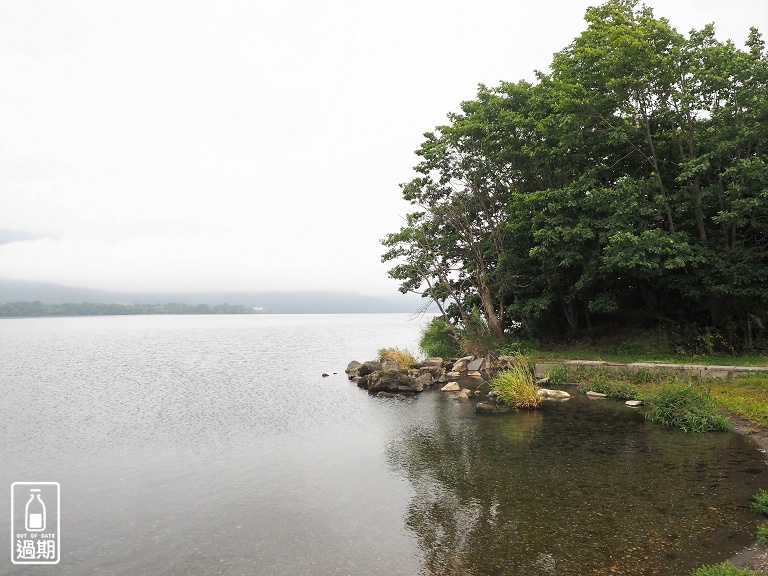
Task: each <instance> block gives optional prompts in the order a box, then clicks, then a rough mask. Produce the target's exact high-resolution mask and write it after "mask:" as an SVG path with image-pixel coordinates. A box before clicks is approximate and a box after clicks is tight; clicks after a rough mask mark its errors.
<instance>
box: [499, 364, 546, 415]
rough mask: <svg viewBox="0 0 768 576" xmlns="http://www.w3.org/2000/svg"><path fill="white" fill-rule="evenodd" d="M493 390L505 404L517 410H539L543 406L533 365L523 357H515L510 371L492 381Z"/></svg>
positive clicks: (502, 373)
mask: <svg viewBox="0 0 768 576" xmlns="http://www.w3.org/2000/svg"><path fill="white" fill-rule="evenodd" d="M491 388H492V389H493V390H495V391H496V392H497V393H498V395H499V398H500V399H501V400H502V401H503V402H504V403H505V404H508V405H509V406H514V407H515V408H538V407H539V405H540V404H541V398H540V397H539V394H538V386H536V379H535V378H534V375H533V369H532V366H531V363H530V361H529V359H528V358H526V357H525V356H522V355H516V356H514V357H513V361H512V362H511V363H510V364H509V367H508V369H507V370H504V371H503V372H499V373H498V374H497V375H496V376H495V377H494V378H493V380H491Z"/></svg>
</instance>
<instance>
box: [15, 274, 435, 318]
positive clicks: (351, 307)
mask: <svg viewBox="0 0 768 576" xmlns="http://www.w3.org/2000/svg"><path fill="white" fill-rule="evenodd" d="M36 300H39V301H40V302H44V303H47V304H69V303H80V302H97V303H103V304H112V303H120V304H164V303H168V302H178V303H180V304H190V305H197V304H207V305H209V306H214V305H217V304H235V305H237V304H240V305H243V306H251V307H258V308H263V312H265V313H268V314H343V313H355V314H359V313H373V312H409V313H415V312H418V311H419V310H420V309H421V307H422V306H423V305H424V300H423V299H422V298H419V297H418V296H415V295H413V294H408V295H403V294H398V293H395V294H393V295H392V296H368V295H364V294H357V293H354V292H329V291H319V290H308V291H284V292H283V291H265V292H135V293H133V292H108V291H104V290H93V289H90V288H78V287H73V286H62V285H60V284H53V283H44V282H24V281H19V280H2V279H0V303H6V302H34V301H36Z"/></svg>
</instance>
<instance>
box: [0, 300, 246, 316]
mask: <svg viewBox="0 0 768 576" xmlns="http://www.w3.org/2000/svg"><path fill="white" fill-rule="evenodd" d="M134 314H254V310H253V308H250V307H248V306H240V305H233V304H217V305H215V306H209V305H208V304H196V305H191V304H180V303H178V302H168V303H166V304H100V303H97V302H82V303H80V304H74V303H73V304H44V303H43V302H39V301H35V302H10V303H6V304H0V318H28V317H42V316H124V315H134Z"/></svg>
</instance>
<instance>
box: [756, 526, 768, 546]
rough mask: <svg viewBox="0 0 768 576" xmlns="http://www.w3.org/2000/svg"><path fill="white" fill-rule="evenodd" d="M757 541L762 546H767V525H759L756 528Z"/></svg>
mask: <svg viewBox="0 0 768 576" xmlns="http://www.w3.org/2000/svg"><path fill="white" fill-rule="evenodd" d="M757 539H758V540H760V542H762V543H763V544H768V524H760V525H759V526H758V527H757Z"/></svg>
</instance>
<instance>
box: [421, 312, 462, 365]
mask: <svg viewBox="0 0 768 576" xmlns="http://www.w3.org/2000/svg"><path fill="white" fill-rule="evenodd" d="M419 348H421V350H422V352H424V354H426V355H427V356H439V357H440V358H456V357H457V356H459V354H461V348H460V347H459V343H458V342H457V341H456V339H455V338H454V336H453V333H452V332H451V328H450V326H448V323H447V322H446V321H445V320H444V319H443V318H442V317H440V316H437V317H436V318H434V319H433V320H432V322H430V323H429V324H427V326H426V327H425V328H424V330H422V332H421V339H420V340H419Z"/></svg>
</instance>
